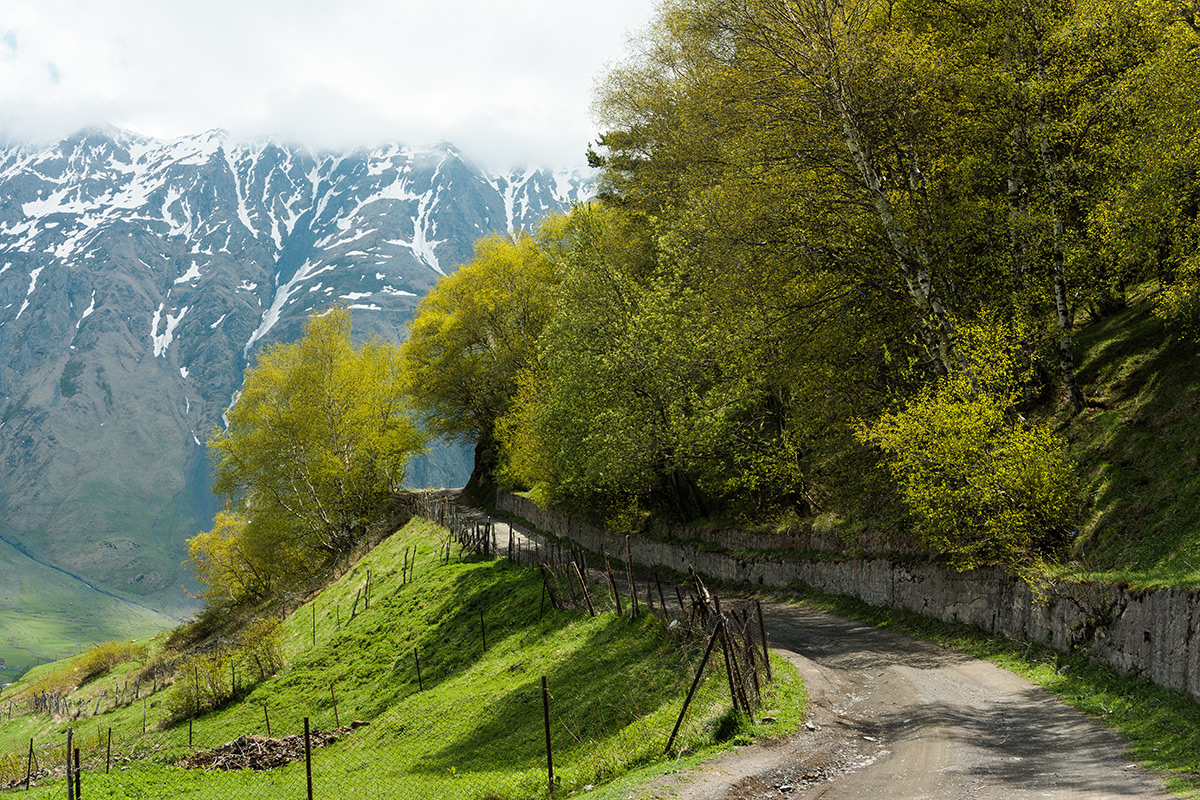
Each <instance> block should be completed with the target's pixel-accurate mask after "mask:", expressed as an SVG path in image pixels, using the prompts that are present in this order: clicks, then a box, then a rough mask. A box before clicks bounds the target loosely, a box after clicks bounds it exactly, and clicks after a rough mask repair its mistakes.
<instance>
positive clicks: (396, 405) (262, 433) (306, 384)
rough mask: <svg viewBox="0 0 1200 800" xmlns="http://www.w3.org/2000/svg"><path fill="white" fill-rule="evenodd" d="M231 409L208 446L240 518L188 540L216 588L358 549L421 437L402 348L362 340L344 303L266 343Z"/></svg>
mask: <svg viewBox="0 0 1200 800" xmlns="http://www.w3.org/2000/svg"><path fill="white" fill-rule="evenodd" d="M228 416H229V427H228V428H227V429H226V430H224V431H216V432H215V433H214V435H213V437H212V438H211V439H210V440H209V443H208V447H209V454H210V456H211V457H212V460H213V489H214V491H216V492H218V493H219V494H222V495H225V496H226V497H228V498H230V500H231V501H232V502H233V503H234V506H235V508H236V510H237V511H238V512H239V515H240V516H235V515H224V516H222V517H219V518H218V520H217V523H218V524H217V525H216V526H215V527H214V528H213V530H212V531H209V532H207V533H204V534H201V535H200V536H198V537H197V538H196V539H194V540H193V541H192V542H191V552H192V558H193V563H194V564H195V565H196V567H197V576H198V577H199V578H200V579H201V580H203V581H206V582H207V581H209V580H212V581H215V583H210V584H209V586H210V590H211V591H212V592H213V593H214V595H216V596H218V597H221V596H232V598H233V599H238V596H239V595H240V596H245V597H249V598H251V599H253V598H256V597H262V596H266V595H268V594H270V593H272V592H274V591H276V590H277V589H278V588H279V587H280V585H281V584H285V583H287V582H289V581H296V580H302V579H303V578H305V577H307V576H308V575H310V574H311V573H312V572H313V571H314V570H315V569H317V567H318V566H319V565H320V564H323V563H326V562H327V561H328V560H329V559H331V558H333V557H334V556H335V555H337V554H340V553H344V552H346V551H348V550H350V549H351V548H353V547H354V545H355V544H357V543H358V541H359V540H360V539H361V538H362V536H363V535H364V534H365V532H366V526H367V525H368V524H369V522H370V521H371V520H373V519H375V518H376V517H377V516H378V514H379V513H380V512H381V510H382V509H383V507H384V506H386V504H387V502H388V501H389V500H390V498H391V496H392V492H393V490H394V489H395V487H396V486H397V485H399V484H400V483H401V482H402V481H403V480H404V473H405V468H406V466H407V463H408V459H409V457H410V456H412V455H414V454H415V453H417V452H419V451H421V450H422V448H423V446H424V437H423V435H422V434H420V433H419V432H418V431H417V429H416V427H415V426H414V424H413V422H412V420H411V419H410V415H409V412H408V408H407V405H406V403H405V402H404V398H403V396H402V393H401V388H400V356H399V350H398V349H397V348H395V347H393V346H392V345H390V344H388V343H386V342H383V341H381V340H379V339H372V340H371V341H368V342H366V343H364V344H362V345H358V346H356V345H355V344H354V343H353V341H352V339H351V336H350V313H349V311H347V310H346V309H344V308H332V309H330V310H328V311H326V312H325V313H323V314H313V315H312V316H311V317H310V318H309V320H308V323H307V325H306V326H305V333H304V337H303V338H302V339H301V340H300V341H298V342H295V343H292V344H284V343H280V344H276V345H273V346H271V347H269V348H267V349H266V350H265V351H264V352H263V353H262V355H261V356H260V357H259V360H258V364H256V365H255V366H254V367H252V368H251V369H248V370H247V371H246V378H245V382H244V384H243V387H242V393H241V395H240V397H239V398H238V401H237V403H235V404H234V406H233V407H232V408H231V409H230V410H229V415H228Z"/></svg>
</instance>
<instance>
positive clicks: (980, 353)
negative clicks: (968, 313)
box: [859, 324, 1079, 569]
mask: <svg viewBox="0 0 1200 800" xmlns="http://www.w3.org/2000/svg"><path fill="white" fill-rule="evenodd" d="M1009 338H1010V337H1008V336H1005V335H1004V331H1003V329H1001V330H1000V332H999V333H996V329H995V327H994V326H993V327H991V328H987V329H985V328H983V325H982V324H981V325H980V326H975V327H973V328H964V351H966V352H967V353H968V354H969V359H970V360H969V366H968V367H967V368H965V369H964V370H963V372H962V373H961V374H953V375H949V376H947V377H945V378H943V379H942V380H941V381H939V383H938V384H937V386H936V387H935V388H933V389H926V390H924V391H923V392H922V393H921V394H919V395H918V396H917V397H916V398H915V399H913V400H912V401H910V402H909V403H908V404H907V406H906V407H905V408H904V409H903V410H901V411H899V412H896V413H894V414H887V415H885V416H883V417H882V418H881V419H879V420H878V421H876V422H875V423H874V424H873V425H870V426H864V427H863V428H862V429H860V431H859V437H860V439H861V440H863V441H865V442H870V443H873V444H875V445H876V446H878V447H879V448H880V449H881V450H883V452H884V454H885V465H886V467H887V470H888V472H889V474H890V475H891V477H892V479H893V480H894V481H895V483H896V487H897V489H898V491H899V493H900V496H901V498H902V499H903V501H904V503H905V505H906V506H907V507H908V510H909V512H910V513H911V514H912V516H913V518H914V520H915V523H916V531H917V535H918V537H919V538H920V539H921V540H922V542H923V544H925V545H926V546H927V547H928V548H929V549H930V550H931V551H933V552H935V553H937V554H940V555H943V556H945V557H946V558H948V559H949V561H950V562H951V563H952V564H953V565H954V566H956V567H958V568H959V569H971V568H973V567H976V566H979V565H982V564H1000V565H1003V566H1006V567H1010V568H1013V567H1018V566H1021V565H1024V564H1028V563H1030V562H1031V561H1033V560H1036V558H1037V557H1038V556H1039V555H1040V554H1042V553H1044V552H1046V551H1048V550H1051V549H1052V548H1054V547H1055V546H1056V545H1058V544H1060V543H1061V542H1062V541H1064V540H1065V538H1066V534H1067V532H1068V531H1069V530H1070V528H1071V522H1072V516H1073V514H1074V512H1075V510H1076V502H1075V499H1076V498H1077V496H1078V492H1079V482H1078V478H1077V475H1076V471H1075V467H1074V464H1073V463H1072V462H1071V461H1070V460H1069V459H1068V458H1067V456H1066V454H1065V450H1064V447H1065V442H1063V441H1062V440H1061V439H1060V438H1059V437H1058V436H1057V435H1055V434H1054V433H1053V432H1052V431H1050V430H1049V429H1047V428H1046V427H1045V426H1043V425H1038V424H1035V423H1032V422H1030V421H1028V420H1025V419H1024V418H1022V417H1021V415H1020V414H1018V413H1017V411H1016V400H1017V397H1018V394H1019V389H1020V381H1019V380H1018V379H1017V378H1018V377H1019V373H1018V371H1017V370H1016V369H1015V364H1014V362H1015V358H1014V355H1013V353H1014V348H1013V346H1012V343H1011V342H1010V341H1009ZM1012 338H1015V335H1013V337H1012Z"/></svg>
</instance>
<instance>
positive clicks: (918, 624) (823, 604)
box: [798, 587, 1200, 797]
mask: <svg viewBox="0 0 1200 800" xmlns="http://www.w3.org/2000/svg"><path fill="white" fill-rule="evenodd" d="M798 593H799V594H800V595H801V596H802V597H803V598H804V599H805V602H807V603H809V604H811V605H813V606H816V607H817V608H822V609H825V610H827V611H831V612H833V613H835V614H840V615H842V616H845V617H849V618H851V619H855V620H859V621H860V622H865V623H868V624H871V625H876V626H878V627H881V628H888V629H890V630H895V631H898V632H900V633H904V634H907V635H909V636H914V637H917V638H920V639H925V640H928V641H932V642H936V643H938V644H940V645H942V646H944V647H948V648H950V649H952V650H957V651H959V652H962V653H967V654H969V655H972V656H974V657H976V658H980V659H983V660H985V661H990V662H992V663H994V664H997V665H998V666H1001V667H1003V668H1005V669H1007V670H1009V671H1011V672H1015V673H1016V674H1018V675H1021V676H1023V677H1024V678H1026V679H1027V680H1029V681H1031V682H1033V683H1036V684H1038V685H1039V686H1041V687H1043V688H1044V689H1046V690H1047V691H1049V692H1050V693H1051V694H1053V695H1054V696H1056V697H1058V698H1059V699H1060V700H1062V701H1063V702H1065V703H1066V704H1067V705H1070V706H1073V707H1074V708H1076V709H1078V710H1080V711H1082V712H1084V713H1085V714H1089V715H1091V716H1093V717H1096V718H1097V719H1098V720H1099V721H1100V722H1102V723H1104V724H1105V725H1107V726H1109V727H1110V728H1113V729H1115V730H1117V731H1119V732H1120V733H1121V734H1122V735H1123V736H1124V737H1125V738H1126V739H1128V741H1129V747H1130V755H1131V756H1132V757H1133V758H1134V759H1135V760H1136V761H1138V762H1139V763H1141V764H1142V765H1143V766H1145V767H1147V768H1148V769H1150V770H1152V771H1154V772H1156V773H1158V775H1159V777H1161V778H1162V779H1163V781H1164V782H1165V783H1166V785H1167V788H1168V789H1170V790H1171V791H1172V792H1174V793H1176V794H1179V795H1181V796H1185V797H1200V705H1198V704H1197V703H1196V701H1195V700H1194V699H1192V698H1191V697H1190V696H1188V695H1186V694H1183V693H1181V692H1174V691H1170V690H1167V689H1163V688H1160V687H1158V686H1155V685H1154V684H1153V683H1152V682H1151V681H1150V680H1148V679H1146V678H1138V677H1131V676H1122V675H1119V674H1118V673H1117V672H1116V671H1115V670H1113V669H1112V668H1111V667H1108V666H1105V665H1102V664H1096V663H1094V662H1091V661H1089V660H1088V659H1086V658H1085V657H1084V656H1082V655H1078V654H1063V653H1059V652H1056V651H1054V650H1051V649H1049V648H1046V647H1043V646H1041V645H1038V644H1028V643H1025V642H1017V641H1014V640H1012V639H1007V638H1005V637H1002V636H993V635H990V634H987V633H984V632H983V631H981V630H979V629H978V628H973V627H970V626H967V625H961V624H957V623H948V622H940V621H938V620H933V619H930V618H928V617H923V616H921V615H919V614H916V613H913V612H911V611H904V610H893V609H884V608H879V607H877V606H871V605H868V604H867V603H864V602H862V601H861V600H856V599H853V598H848V597H841V596H835V595H828V594H824V593H822V592H817V591H814V590H812V589H808V588H806V587H801V588H799V589H798Z"/></svg>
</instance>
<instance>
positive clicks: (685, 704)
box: [663, 631, 717, 755]
mask: <svg viewBox="0 0 1200 800" xmlns="http://www.w3.org/2000/svg"><path fill="white" fill-rule="evenodd" d="M716 643H717V632H716V631H713V632H712V636H710V637H708V647H706V648H704V658H702V659H700V668H699V669H698V670H696V677H695V678H694V679H693V680H692V688H690V689H688V693H687V697H686V698H684V701H683V708H681V709H679V718H678V719H676V720H675V727H674V728H673V729H672V730H671V736H670V738H668V739H667V749H666V750H664V751H663V755H667V754H669V753H670V752H671V745H673V744H675V734H677V733H679V726H680V725H682V724H683V715H684V714H686V713H687V710H688V706H689V705H690V704H691V702H692V695H694V694H695V693H696V687H697V686H699V685H700V678H701V676H703V675H704V667H705V666H707V665H708V657H709V656H711V655H712V651H713V645H714V644H716Z"/></svg>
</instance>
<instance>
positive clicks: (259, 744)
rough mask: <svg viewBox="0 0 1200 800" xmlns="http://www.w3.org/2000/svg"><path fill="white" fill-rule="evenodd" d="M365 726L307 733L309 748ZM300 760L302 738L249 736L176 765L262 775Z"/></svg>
mask: <svg viewBox="0 0 1200 800" xmlns="http://www.w3.org/2000/svg"><path fill="white" fill-rule="evenodd" d="M366 724H367V723H365V722H358V721H356V722H351V723H350V724H349V725H343V726H342V727H340V728H334V729H333V730H331V731H311V732H310V733H309V740H310V744H311V746H312V747H313V748H314V749H315V748H318V747H324V746H325V745H327V744H333V743H334V742H336V741H337V740H338V739H340V738H341V737H343V736H346V735H347V734H349V733H350V732H351V731H353V730H355V729H357V728H361V727H362V726H364V725H366ZM303 760H304V737H303V736H283V737H276V738H271V737H269V736H259V735H258V734H253V733H252V734H248V735H246V736H239V737H238V738H236V739H234V740H233V741H232V742H226V743H225V744H223V745H221V746H220V747H216V748H213V749H212V750H201V751H199V752H196V753H193V754H192V755H190V756H185V757H183V758H182V759H180V760H179V761H178V762H176V765H177V766H180V767H184V768H186V769H252V770H254V771H256V772H261V771H262V770H265V769H274V768H275V767H283V766H286V765H288V764H290V763H291V762H293V761H303Z"/></svg>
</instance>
